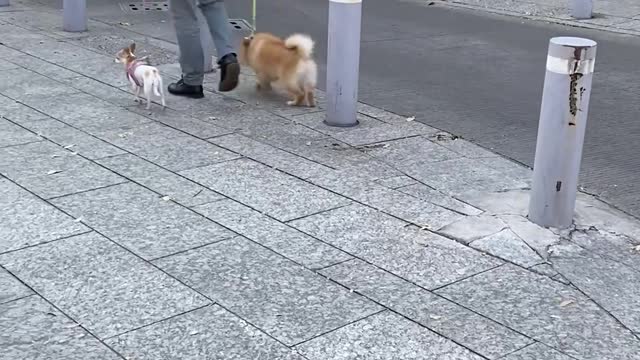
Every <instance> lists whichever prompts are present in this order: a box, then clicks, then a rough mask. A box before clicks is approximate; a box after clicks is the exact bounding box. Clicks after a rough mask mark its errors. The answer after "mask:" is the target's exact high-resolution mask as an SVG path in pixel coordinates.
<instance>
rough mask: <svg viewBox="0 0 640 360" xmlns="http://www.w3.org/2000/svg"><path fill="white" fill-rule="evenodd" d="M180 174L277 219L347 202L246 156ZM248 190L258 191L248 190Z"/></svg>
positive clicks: (318, 210)
mask: <svg viewBox="0 0 640 360" xmlns="http://www.w3.org/2000/svg"><path fill="white" fill-rule="evenodd" d="M182 175H184V176H186V177H188V178H190V179H192V180H194V181H196V182H198V183H200V184H202V185H204V186H207V187H209V188H210V189H212V190H214V191H217V192H219V193H221V194H223V195H226V196H228V197H230V198H232V199H235V200H237V201H239V202H241V203H243V204H246V205H248V206H251V207H252V208H254V209H256V210H258V211H260V212H263V213H266V214H269V215H271V216H273V217H274V218H276V219H278V220H280V221H287V220H291V219H295V218H299V217H302V216H306V215H310V214H315V213H318V212H321V211H325V210H329V209H333V208H336V207H338V206H343V205H347V204H349V203H350V201H349V200H347V199H346V198H343V197H340V196H338V195H335V194H332V193H330V192H328V191H326V190H324V189H321V188H319V187H317V186H314V185H311V184H309V183H306V182H304V181H302V180H299V179H296V178H294V177H291V176H288V175H285V174H283V173H281V172H279V171H276V170H274V169H272V168H269V167H267V166H265V165H262V164H259V163H257V162H255V161H251V160H248V159H240V160H235V161H230V162H226V163H221V164H216V165H211V166H207V167H203V168H198V169H193V170H188V171H183V172H182ZM251 189H260V191H259V192H258V193H255V192H253V191H248V190H251Z"/></svg>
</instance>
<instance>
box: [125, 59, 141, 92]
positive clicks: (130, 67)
mask: <svg viewBox="0 0 640 360" xmlns="http://www.w3.org/2000/svg"><path fill="white" fill-rule="evenodd" d="M140 65H142V63H141V62H139V61H138V60H133V61H132V62H130V63H128V64H127V78H129V79H130V80H131V81H133V82H134V83H135V84H136V85H137V86H139V87H141V86H142V84H140V81H139V80H138V78H136V74H135V72H136V69H137V68H138V66H140Z"/></svg>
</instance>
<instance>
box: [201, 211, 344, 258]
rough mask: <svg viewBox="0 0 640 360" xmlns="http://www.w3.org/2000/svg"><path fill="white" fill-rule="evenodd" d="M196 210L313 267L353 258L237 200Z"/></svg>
mask: <svg viewBox="0 0 640 360" xmlns="http://www.w3.org/2000/svg"><path fill="white" fill-rule="evenodd" d="M194 210H195V211H197V212H199V213H200V214H203V215H204V216H206V217H207V218H209V219H211V220H213V221H215V222H217V223H218V224H221V225H223V226H225V227H226V228H228V229H231V230H233V231H235V232H237V233H238V234H240V235H242V236H245V237H247V238H249V239H251V240H253V241H255V242H257V243H259V244H261V245H263V246H266V247H268V248H269V249H271V250H273V251H275V252H277V253H278V254H280V255H282V256H284V257H286V258H288V259H291V260H293V261H295V262H297V263H299V264H301V265H303V266H306V267H308V268H310V269H318V268H323V267H326V266H330V265H333V264H337V263H339V262H342V261H346V260H349V259H351V256H350V255H348V254H346V253H344V252H342V251H340V250H338V249H336V248H334V247H331V246H329V245H327V244H325V243H323V242H321V241H319V240H317V239H314V238H312V237H311V236H309V235H306V234H304V233H302V232H300V231H298V230H296V229H294V228H292V227H290V226H288V225H286V224H283V223H280V222H278V221H276V220H274V219H272V218H270V217H268V216H266V215H263V214H261V213H260V212H258V211H256V210H253V209H251V208H249V207H247V206H244V205H242V204H240V203H238V202H236V201H233V200H222V201H216V202H214V203H210V204H206V205H202V206H196V207H195V208H194Z"/></svg>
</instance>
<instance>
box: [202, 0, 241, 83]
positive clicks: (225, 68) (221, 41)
mask: <svg viewBox="0 0 640 360" xmlns="http://www.w3.org/2000/svg"><path fill="white" fill-rule="evenodd" d="M198 6H199V7H200V9H201V10H202V14H203V15H204V17H205V19H207V24H208V25H209V30H210V31H211V37H212V38H213V42H214V44H215V46H216V53H217V55H218V59H219V60H218V65H220V84H219V86H218V90H219V91H231V90H233V89H234V88H235V87H236V86H238V76H239V75H240V65H239V64H238V59H237V57H236V54H235V50H234V47H233V44H232V43H231V41H232V40H231V38H232V37H231V27H230V25H229V17H228V16H227V10H226V9H225V6H224V1H223V0H199V1H198Z"/></svg>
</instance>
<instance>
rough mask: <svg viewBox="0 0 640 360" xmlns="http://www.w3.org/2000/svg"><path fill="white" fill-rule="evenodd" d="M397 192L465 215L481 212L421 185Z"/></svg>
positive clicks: (405, 187)
mask: <svg viewBox="0 0 640 360" xmlns="http://www.w3.org/2000/svg"><path fill="white" fill-rule="evenodd" d="M397 190H398V191H400V192H402V193H405V194H407V195H411V196H413V197H416V198H418V199H422V200H425V201H428V202H430V203H432V204H435V205H438V206H442V207H445V208H447V209H451V210H455V211H457V212H459V213H462V214H465V215H470V216H474V215H480V214H481V213H482V210H480V209H478V208H475V207H473V206H471V205H469V204H466V203H464V202H462V201H460V200H457V199H455V198H453V197H451V196H448V195H445V194H443V193H441V192H439V191H438V190H435V189H432V188H430V187H428V186H426V185H423V184H419V183H418V184H413V185H408V186H403V187H400V188H398V189H397Z"/></svg>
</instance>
